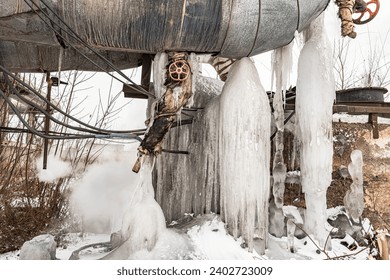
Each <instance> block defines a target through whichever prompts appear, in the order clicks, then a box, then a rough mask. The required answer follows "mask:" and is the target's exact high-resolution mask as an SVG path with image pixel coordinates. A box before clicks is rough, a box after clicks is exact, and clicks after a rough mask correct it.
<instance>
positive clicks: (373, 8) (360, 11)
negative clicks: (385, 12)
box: [353, 0, 380, 24]
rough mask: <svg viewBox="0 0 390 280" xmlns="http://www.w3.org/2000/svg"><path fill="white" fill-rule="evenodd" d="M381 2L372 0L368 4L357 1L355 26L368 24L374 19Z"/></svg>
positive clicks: (361, 0) (354, 15)
mask: <svg viewBox="0 0 390 280" xmlns="http://www.w3.org/2000/svg"><path fill="white" fill-rule="evenodd" d="M379 7H380V4H379V0H370V1H368V2H366V1H363V0H360V1H356V4H355V7H354V8H355V9H354V14H353V22H354V23H355V24H366V23H368V22H370V21H371V20H373V19H374V17H375V16H376V15H377V14H378V12H379Z"/></svg>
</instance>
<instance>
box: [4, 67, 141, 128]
mask: <svg viewBox="0 0 390 280" xmlns="http://www.w3.org/2000/svg"><path fill="white" fill-rule="evenodd" d="M0 69H1V70H2V71H3V72H4V74H6V75H5V76H7V75H8V76H10V77H12V78H13V79H15V80H16V81H17V82H19V83H20V84H21V85H23V86H24V87H25V88H27V89H28V90H29V91H31V92H32V93H34V94H35V95H36V96H38V97H39V98H40V99H41V100H42V101H44V102H45V103H46V104H48V105H50V107H52V108H53V109H55V110H56V111H57V112H59V113H61V114H62V115H64V116H66V117H67V118H69V119H70V120H72V121H75V122H77V123H79V124H80V125H83V126H85V127H88V128H90V129H93V130H96V131H98V132H102V133H143V132H145V129H136V130H107V129H101V128H97V127H95V126H92V125H90V124H87V123H85V122H83V121H80V120H79V119H77V118H75V117H73V116H71V115H69V114H68V113H66V112H64V111H63V110H62V109H61V108H59V107H58V106H56V105H55V104H53V103H51V102H49V101H48V100H47V99H46V98H45V97H44V96H42V95H41V94H40V93H39V92H38V91H37V90H35V89H34V88H33V87H31V86H30V85H29V84H27V83H25V82H24V81H22V80H21V79H20V78H19V77H18V76H16V75H14V74H12V73H11V72H9V71H8V70H7V69H6V68H4V66H2V65H0Z"/></svg>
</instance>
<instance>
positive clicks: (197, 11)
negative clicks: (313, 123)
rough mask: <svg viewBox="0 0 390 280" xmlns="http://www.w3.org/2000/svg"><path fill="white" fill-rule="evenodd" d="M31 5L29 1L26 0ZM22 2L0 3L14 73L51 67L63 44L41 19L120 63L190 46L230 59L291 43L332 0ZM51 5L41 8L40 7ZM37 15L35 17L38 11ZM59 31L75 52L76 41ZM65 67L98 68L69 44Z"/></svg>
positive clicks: (6, 58) (1, 51) (1, 48)
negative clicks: (75, 36)
mask: <svg viewBox="0 0 390 280" xmlns="http://www.w3.org/2000/svg"><path fill="white" fill-rule="evenodd" d="M27 2H28V3H30V5H33V4H31V3H32V2H31V0H27ZM34 3H37V4H38V7H39V8H41V9H42V10H39V8H38V7H36V6H34V7H35V10H36V12H34V11H32V10H31V8H30V7H28V5H27V4H26V3H25V0H16V1H15V0H2V1H1V3H0V63H1V64H3V65H5V66H6V67H9V68H10V69H17V70H18V71H20V70H23V69H26V70H30V71H38V70H39V69H44V70H47V71H50V70H52V71H54V70H56V69H55V68H56V66H58V65H57V64H58V62H57V61H58V56H57V52H58V51H57V49H59V46H60V42H59V40H58V39H57V38H56V36H55V34H54V32H53V30H51V29H50V28H49V27H48V26H47V25H46V24H45V23H44V22H43V21H42V19H40V18H39V15H40V16H43V17H45V16H44V13H47V15H49V16H50V20H51V25H52V26H53V27H54V28H55V29H56V30H58V31H60V29H61V28H60V26H61V27H62V28H65V26H64V24H63V23H61V21H60V19H59V18H56V14H57V15H59V16H60V18H61V19H63V20H64V21H65V22H66V23H67V24H68V25H69V26H70V27H71V29H73V30H74V31H75V32H76V33H77V34H78V35H79V36H80V37H81V38H82V39H83V40H84V41H86V42H88V43H89V44H90V45H91V46H93V47H95V48H96V49H97V50H100V51H101V52H104V53H106V55H107V57H108V58H109V59H110V60H112V61H113V62H114V63H118V65H119V67H120V68H122V69H123V68H130V67H135V66H138V65H139V64H140V63H141V62H140V61H141V56H142V54H145V53H151V54H155V53H157V52H160V51H187V52H195V53H212V54H215V55H219V56H222V57H227V58H242V57H245V56H253V55H256V54H260V53H263V52H266V51H269V50H272V49H275V48H278V47H281V46H284V45H286V44H288V43H289V42H290V41H291V40H292V39H293V38H294V33H295V31H297V30H298V31H302V30H303V29H305V28H306V27H307V26H308V24H309V23H310V22H311V21H312V20H313V19H314V18H316V17H317V16H318V15H319V14H321V13H322V12H323V11H324V9H325V8H326V6H327V5H328V3H329V0H118V1H111V0H95V1H91V0H66V1H65V0H34ZM45 3H46V4H47V5H48V6H45V5H44V4H45ZM37 13H38V14H39V15H38V14H37ZM61 34H62V35H63V36H64V38H66V39H67V40H69V41H70V42H71V43H72V45H75V46H77V47H78V48H79V49H80V51H82V52H86V49H85V47H83V46H82V45H81V44H80V43H79V42H77V40H75V39H74V38H72V37H71V36H69V35H68V34H66V33H65V32H63V31H61ZM65 56H66V60H67V61H66V62H65V63H64V65H63V66H64V67H65V68H63V69H64V70H65V69H68V70H69V69H76V68H77V69H81V70H85V69H86V70H98V69H95V68H96V66H93V65H91V64H88V63H85V61H84V60H83V59H80V56H78V55H77V54H76V55H75V51H74V50H71V48H68V49H66V54H65ZM120 57H122V58H124V59H122V60H121V59H120Z"/></svg>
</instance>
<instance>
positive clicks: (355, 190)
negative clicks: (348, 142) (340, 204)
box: [344, 150, 364, 223]
mask: <svg viewBox="0 0 390 280" xmlns="http://www.w3.org/2000/svg"><path fill="white" fill-rule="evenodd" d="M348 171H349V174H350V175H351V178H352V184H351V189H350V190H348V191H347V193H346V194H345V197H344V206H345V209H346V210H347V214H348V216H349V217H350V219H352V220H353V221H354V222H355V223H360V222H361V215H362V214H363V210H364V192H363V155H362V151H360V150H354V151H352V153H351V163H350V164H349V165H348Z"/></svg>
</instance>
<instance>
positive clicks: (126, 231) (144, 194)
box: [107, 161, 166, 259]
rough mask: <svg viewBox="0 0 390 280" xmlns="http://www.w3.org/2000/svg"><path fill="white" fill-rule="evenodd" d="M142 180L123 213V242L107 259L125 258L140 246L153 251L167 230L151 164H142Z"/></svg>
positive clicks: (142, 248)
mask: <svg viewBox="0 0 390 280" xmlns="http://www.w3.org/2000/svg"><path fill="white" fill-rule="evenodd" d="M140 177H141V178H140V182H139V185H138V186H137V188H136V190H135V191H134V192H133V194H132V196H131V197H130V200H129V207H128V209H127V211H126V212H125V215H124V216H123V221H122V228H121V231H120V232H121V239H122V240H123V241H124V242H123V244H122V245H121V246H120V247H118V248H117V250H116V251H113V252H112V254H109V255H108V256H107V259H124V258H128V257H129V256H130V255H132V254H133V253H135V252H137V251H140V250H148V251H151V250H152V249H153V248H154V246H155V245H156V243H157V241H158V239H159V237H160V236H161V235H162V234H163V233H164V232H165V231H166V225H165V217H164V214H163V211H162V209H161V207H160V205H159V204H158V203H157V202H156V201H155V200H154V190H153V186H152V175H151V165H150V163H149V162H146V161H145V163H144V164H142V168H141V171H140Z"/></svg>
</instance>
